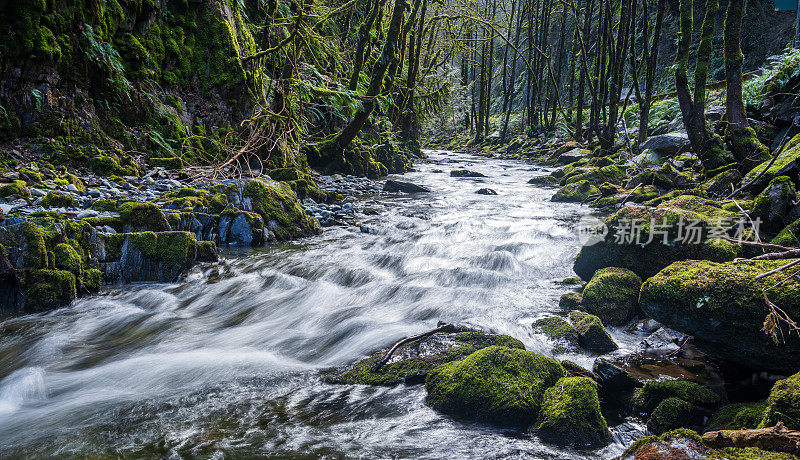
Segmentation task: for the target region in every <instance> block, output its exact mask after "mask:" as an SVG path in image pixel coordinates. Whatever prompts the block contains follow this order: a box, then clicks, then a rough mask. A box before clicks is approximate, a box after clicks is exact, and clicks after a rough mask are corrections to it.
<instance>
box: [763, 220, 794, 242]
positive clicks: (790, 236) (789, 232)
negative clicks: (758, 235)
mask: <svg viewBox="0 0 800 460" xmlns="http://www.w3.org/2000/svg"><path fill="white" fill-rule="evenodd" d="M770 243H772V244H778V245H781V246H800V219H797V220H795V221H794V222H792V223H791V224H789V225H787V226H786V227H784V228H783V230H781V231H780V233H778V235H777V236H775V238H773V239H772V241H770Z"/></svg>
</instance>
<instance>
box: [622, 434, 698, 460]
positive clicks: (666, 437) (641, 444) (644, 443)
mask: <svg viewBox="0 0 800 460" xmlns="http://www.w3.org/2000/svg"><path fill="white" fill-rule="evenodd" d="M675 439H685V440H688V441H691V442H694V443H696V444H697V445H698V447H701V446H702V443H703V439H702V438H701V437H700V435H699V434H697V432H696V431H693V430H689V429H687V428H678V429H675V430H671V431H668V432H666V433H664V434H662V435H660V436H655V435H653V436H647V437H644V438H641V439H637V440H636V441H635V442H634V443H633V444H631V446H630V447H628V448H627V449H626V450H625V453H623V454H622V458H628V457H629V456H633V455H636V454H637V453H639V451H640V450H643V449H645V448H647V447H648V446H650V445H653V444H658V443H662V442H667V441H671V440H675ZM637 457H638V456H637ZM656 458H658V457H656Z"/></svg>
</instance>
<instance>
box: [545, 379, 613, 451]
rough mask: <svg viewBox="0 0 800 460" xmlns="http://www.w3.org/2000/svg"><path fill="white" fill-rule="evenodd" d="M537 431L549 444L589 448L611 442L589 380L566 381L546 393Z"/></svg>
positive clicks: (594, 390)
mask: <svg viewBox="0 0 800 460" xmlns="http://www.w3.org/2000/svg"><path fill="white" fill-rule="evenodd" d="M534 431H535V432H536V433H537V434H538V435H539V437H541V438H542V439H543V440H545V441H547V442H552V443H555V444H559V445H572V446H576V447H589V446H598V445H603V444H607V443H609V442H610V441H611V433H610V432H609V431H608V424H607V423H606V420H605V418H603V414H602V413H601V412H600V400H599V398H598V396H597V383H595V381H594V380H592V379H590V378H587V377H563V378H561V379H559V380H558V381H557V382H556V384H555V385H553V386H552V387H550V388H548V389H547V390H546V391H545V392H544V398H543V400H542V407H541V410H540V411H539V417H538V418H537V420H536V424H535V426H534Z"/></svg>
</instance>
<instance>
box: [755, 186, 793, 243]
mask: <svg viewBox="0 0 800 460" xmlns="http://www.w3.org/2000/svg"><path fill="white" fill-rule="evenodd" d="M796 199H797V193H796V191H795V188H794V183H792V181H791V179H789V178H788V177H787V176H779V177H776V178H775V179H772V181H771V182H770V183H769V185H767V187H766V188H765V189H764V191H762V192H761V194H759V195H758V196H757V197H756V199H755V200H754V201H753V209H752V212H751V214H752V216H753V218H759V219H761V222H762V227H763V228H764V230H766V231H768V232H773V233H774V232H778V231H780V230H781V229H782V228H783V227H784V226H786V224H787V222H786V221H785V219H786V216H787V214H788V213H789V211H790V209H791V208H792V207H793V206H794V204H795V200H796Z"/></svg>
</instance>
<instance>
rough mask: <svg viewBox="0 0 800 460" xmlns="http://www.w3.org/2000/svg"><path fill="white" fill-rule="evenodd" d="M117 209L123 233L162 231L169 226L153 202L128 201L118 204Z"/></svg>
mask: <svg viewBox="0 0 800 460" xmlns="http://www.w3.org/2000/svg"><path fill="white" fill-rule="evenodd" d="M118 211H119V216H120V218H121V219H122V224H123V231H124V232H125V233H131V232H142V231H151V232H162V231H165V230H169V228H170V227H169V223H168V222H167V218H166V216H164V213H163V212H161V210H160V209H159V208H158V206H156V204H155V203H151V202H148V201H145V202H137V201H129V202H127V203H123V204H121V205H119V208H118Z"/></svg>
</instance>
